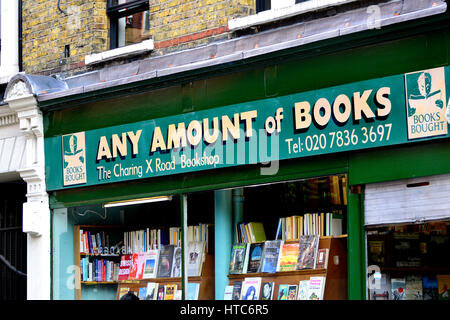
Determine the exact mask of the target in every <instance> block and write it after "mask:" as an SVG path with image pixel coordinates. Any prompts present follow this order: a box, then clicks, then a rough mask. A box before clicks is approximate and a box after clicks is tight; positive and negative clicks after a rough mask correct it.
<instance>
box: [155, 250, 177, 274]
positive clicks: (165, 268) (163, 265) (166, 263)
mask: <svg viewBox="0 0 450 320" xmlns="http://www.w3.org/2000/svg"><path fill="white" fill-rule="evenodd" d="M174 250H175V246H174V245H165V246H162V247H161V250H160V252H159V260H158V273H157V277H158V278H168V277H170V275H171V273H172V262H173V253H174Z"/></svg>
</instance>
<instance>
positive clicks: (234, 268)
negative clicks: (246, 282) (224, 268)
mask: <svg viewBox="0 0 450 320" xmlns="http://www.w3.org/2000/svg"><path fill="white" fill-rule="evenodd" d="M246 252H247V243H237V244H235V245H233V248H232V252H231V262H230V274H242V273H243V271H244V263H245V256H246Z"/></svg>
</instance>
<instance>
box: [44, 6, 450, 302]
mask: <svg viewBox="0 0 450 320" xmlns="http://www.w3.org/2000/svg"><path fill="white" fill-rule="evenodd" d="M449 32H450V24H449V20H448V15H447V14H441V15H438V16H435V17H432V18H426V19H419V20H414V21H412V22H407V23H406V22H405V23H400V24H396V25H391V26H387V27H384V28H382V29H379V30H378V29H373V30H368V31H364V32H360V33H355V34H352V35H347V36H341V37H337V38H333V39H329V40H324V41H320V42H317V43H312V44H307V45H303V46H299V47H292V48H288V49H284V50H281V51H276V52H272V53H268V54H265V55H262V56H257V57H254V58H248V59H246V60H242V61H239V62H232V63H225V64H220V65H215V66H212V67H206V68H199V69H193V70H190V71H185V72H180V73H176V74H172V75H168V76H161V77H156V78H152V79H148V80H143V81H139V82H130V83H124V84H121V85H117V86H113V87H109V88H105V89H102V90H97V91H95V92H87V93H79V94H75V95H71V96H67V97H60V98H55V99H51V100H47V101H42V102H41V103H40V107H41V110H42V111H43V114H44V130H45V158H46V184H47V192H48V194H49V196H50V208H51V211H52V228H51V230H52V234H51V236H52V298H53V299H75V298H77V299H78V298H82V299H116V298H117V291H118V286H117V283H116V284H112V285H111V284H107V283H98V284H95V283H93V284H92V283H90V284H89V283H87V282H86V283H81V284H80V282H79V281H77V279H78V280H79V279H80V278H79V277H80V272H81V273H82V272H83V271H80V269H77V268H78V267H79V263H80V259H83V256H81V258H80V254H79V251H80V250H79V248H75V247H77V246H79V244H77V237H78V234H76V232H77V231H79V229H76V228H74V227H75V226H77V225H79V226H80V227H79V228H81V229H83V228H85V229H86V228H92V230H96V229H95V228H99V230H102V231H104V229H107V228H110V230H113V229H114V228H116V227H117V228H118V229H117V230H120V232H119V235H120V237H121V235H122V234H123V233H122V232H123V230H138V229H140V228H142V229H144V228H147V227H149V226H150V225H151V224H152V221H156V220H157V221H158V222H157V223H156V224H164V225H165V226H177V227H181V230H182V233H181V247H182V261H186V262H187V261H188V260H187V257H186V256H187V252H186V250H187V249H186V248H187V243H186V242H187V239H188V238H187V237H188V235H187V230H188V229H187V226H188V225H190V224H191V222H192V223H193V224H198V223H199V222H203V221H206V222H207V223H210V224H212V225H213V231H214V232H213V233H212V234H210V237H211V239H210V242H211V243H213V245H214V248H213V249H211V251H212V252H213V264H212V267H211V268H210V270H209V272H210V274H213V280H212V281H213V282H212V284H213V288H214V291H213V293H212V294H210V295H209V296H207V297H208V298H210V299H223V295H224V290H225V286H226V285H228V284H229V280H230V279H229V275H228V268H229V265H230V258H231V249H232V245H233V244H234V242H235V239H236V231H235V230H236V224H237V223H238V222H241V221H246V220H247V217H246V213H245V210H247V209H246V208H249V207H250V205H248V206H247V205H246V201H247V199H250V198H252V197H251V196H250V195H249V196H247V194H246V192H247V189H248V188H249V187H250V186H251V187H252V188H254V189H255V190H256V189H258V188H259V187H261V188H264V187H265V186H271V185H273V184H280V183H281V184H283V183H288V182H297V181H299V182H300V183H301V182H302V181H308V180H310V179H317V178H320V177H328V176H339V177H344V181H346V184H344V185H341V186H342V187H343V190H344V192H345V195H342V196H343V197H344V198H345V199H346V201H345V208H341V212H343V214H344V220H343V221H344V226H343V232H342V233H343V235H341V236H340V237H339V238H340V239H344V240H345V241H344V243H345V259H346V261H345V263H344V262H342V261H341V264H342V265H345V275H344V276H343V277H342V279H341V280H343V281H344V282H345V285H344V286H343V287H342V288H341V289H339V290H344V292H343V293H342V295H341V297H344V298H346V299H370V294H371V293H370V289H371V288H370V281H371V279H372V280H373V274H368V267H369V266H373V265H374V264H376V261H375V262H374V261H372V260H370V259H372V258H373V257H372V256H371V255H372V251H371V250H372V249H371V248H369V244H368V242H370V241H369V240H368V239H369V237H370V235H374V236H376V237H378V238H380V237H382V236H383V235H389V236H390V235H392V234H394V233H398V232H400V231H401V230H404V228H406V229H408V228H414V227H415V226H417V225H418V224H427V223H430V222H436V221H438V222H439V223H441V224H442V223H443V224H444V225H445V226H446V227H444V229H443V230H444V231H442V234H445V230H446V229H445V228H448V227H447V226H448V224H446V219H447V217H448V216H449V214H448V210H449V209H448V207H445V201H444V200H445V199H441V200H443V201H440V200H439V197H440V196H441V193H440V192H439V188H437V189H436V190H437V191H436V192H435V193H434V194H435V195H436V196H435V197H431V198H427V197H424V198H423V199H422V198H420V196H418V198H417V197H415V198H414V199H411V198H408V195H409V193H408V192H410V191H411V190H413V191H414V190H419V189H420V188H430V187H432V185H433V183H434V181H435V180H436V181H438V182H439V183H441V184H440V185H443V186H445V185H446V183H447V184H450V176H448V174H450V140H449V139H448V138H449V137H450V133H449V123H450V114H449V112H450V110H449V108H448V103H449V95H450V69H449V67H448V65H449V62H450V54H449V52H450V51H449V50H450V37H449ZM433 179H435V180H433ZM395 183H398V185H399V186H400V185H401V186H404V188H403V189H402V187H398V189H395V190H394V191H392V190H391V189H389V187H390V186H392V184H395ZM405 186H406V187H405ZM442 188H444V187H442ZM249 190H250V188H249ZM277 190H281V191H280V192H281V193H282V192H283V190H286V189H283V188H280V189H277ZM295 190H297V191H298V190H300V189H295ZM303 190H306V189H303ZM441 190H443V189H441ZM297 191H295V192H297ZM249 192H251V191H249ZM305 192H307V191H305ZM367 192H369V193H370V197H374V195H375V198H376V196H378V197H379V201H378V202H376V201H375V202H370V201H369V200H368V199H367V198H366V193H367ZM391 192H397V193H395V194H392V193H391ZM415 192H416V191H415ZM253 194H255V195H256V196H255V197H256V199H257V197H258V196H257V193H253ZM263 194H264V199H262V198H261V199H260V201H261V202H262V203H265V201H269V202H271V201H272V202H274V203H275V205H274V207H273V208H276V207H277V204H276V203H277V201H279V199H281V198H285V197H287V196H288V195H287V194H280V193H278V194H277V192H276V191H273V193H272V194H273V199H272V200H271V199H267V197H270V194H271V193H270V192H266V193H263ZM418 194H419V195H420V194H423V193H421V192H418ZM367 196H369V195H367ZM161 197H168V198H169V199H171V200H170V201H168V202H167V201H166V202H161V203H160V204H158V207H156V208H154V209H153V207H152V204H148V207H144V208H142V207H141V209H139V208H138V207H136V208H138V209H136V208H135V209H130V210H128V208H134V207H133V206H128V204H129V203H127V201H130V200H136V199H140V200H142V199H159V198H161ZM299 197H300V196H299ZM302 197H308V196H307V195H302ZM443 197H444V196H443V195H442V198H443ZM419 198H420V201H421V203H414V206H415V207H417V208H418V209H417V210H418V211H419V209H420V210H422V207H426V206H428V207H429V208H430V215H427V210H425V209H424V210H423V212H424V213H423V214H422V213H421V215H420V219H419V218H418V215H414V216H413V218H411V215H413V213H411V212H413V210H409V211H408V212H410V215H408V213H406V212H404V211H405V210H404V209H402V208H403V207H405V206H406V205H407V203H408V201H413V200H417V201H418V199H419ZM380 199H381V200H380ZM408 199H409V200H408ZM389 201H391V202H394V203H398V204H402V203H403V205H399V207H398V208H397V209H398V211H399V213H398V216H397V215H396V211H395V210H396V209H395V208H394V207H395V206H393V207H392V208H391V207H388V206H383V203H384V204H386V203H390V202H389ZM253 202H254V203H257V202H258V199H257V200H254V201H253ZM111 203H119V207H111V208H110V207H108V206H107V204H111ZM121 203H123V205H124V207H120V204H121ZM163 203H170V205H165V204H163ZM369 203H370V204H373V206H372V205H370V207H367V205H368V204H369ZM437 204H439V205H442V207H440V206H439V205H437ZM155 205H156V204H155ZM273 208H272V207H271V208H268V209H267V210H263V209H261V207H258V209H257V210H256V209H255V210H256V212H252V215H251V217H249V218H248V220H247V221H249V220H250V219H251V220H250V221H259V220H258V217H259V215H260V217H261V221H262V220H264V227H265V231H266V237H267V240H273V239H274V238H275V231H276V228H277V222H278V218H280V217H287V216H292V215H295V214H300V215H301V214H302V213H305V210H313V209H312V208H310V207H308V208H307V209H305V210H303V209H302V208H297V209H298V211H295V210H293V209H292V208H290V209H289V210H291V211H289V212H287V211H283V207H282V206H279V208H280V210H279V211H277V210H276V209H273ZM393 208H394V209H393ZM439 208H441V210H440V211H441V214H437V213H436V211H439ZM317 210H321V208H317ZM169 211H170V212H169ZM445 211H446V212H445ZM369 212H370V216H368V214H369ZM421 212H422V211H421ZM397 218H398V219H397ZM202 219H203V220H202ZM419 220H420V221H419ZM368 221H369V223H368ZM183 226H184V228H183ZM102 227H104V229H101V228H102ZM121 227H122V229H121ZM133 227H135V229H133ZM374 228H375V229H374ZM377 228H378V229H377ZM380 228H383V231H380V230H381V229H380ZM402 228H403V229H402ZM114 230H116V229H114ZM117 230H116V231H117ZM183 230H184V231H183ZM374 230H377V231H376V232H374ZM408 230H409V231H408V233H409V234H411V233H414V232H416V231H414V230H415V229H414V230H413V231H411V230H410V229H408ZM441 230H442V229H441ZM421 237H422V236H421ZM212 238H213V239H212ZM378 238H377V239H378ZM420 239H422V238H420ZM378 240H379V239H378ZM420 241H422V240H420ZM112 242H113V241H112V240H111V243H112ZM387 243H388V242H387V240H386V242H385V243H384V246H385V247H384V249H381V251H380V252H382V253H384V254H386V256H385V259H384V260H383V259H382V260H383V261H382V262H380V268H381V271H380V272H381V273H383V274H385V273H386V272H387V273H389V272H394V273H395V272H398V270H394V269H395V267H397V266H399V265H396V264H395V263H394V262H392V264H389V263H388V262H386V261H387V260H389V259H390V258H389V254H391V255H392V251H389V250H390V249H389V247H388V245H387ZM411 243H413V242H411ZM421 243H422V242H421ZM114 244H115V242H114ZM429 246H430V245H429ZM383 250H384V251H383ZM393 250H394V249H393ZM411 255H413V253H411ZM105 259H106V258H105ZM373 259H375V258H373ZM406 260H408V258H406ZM427 261H428V260H427ZM119 262H120V257H119V258H118V260H116V263H119ZM329 263H336V261H334V262H333V261H332V258H331V257H330V262H329ZM182 266H183V268H182V270H183V271H182V274H181V277H180V279H179V289H181V288H183V295H182V297H183V298H185V299H187V296H185V295H184V290H185V289H186V288H187V283H188V282H189V281H190V277H187V272H186V269H187V264H186V263H184V264H182ZM424 266H425V264H422V265H406V266H403V269H404V270H403V272H406V273H408V272H410V273H414V274H417V273H420V272H422V270H421V269H420V268H421V267H424ZM447 267H450V265H440V264H439V268H440V269H439V270H438V271H436V272H437V273H438V274H439V273H443V274H445V273H446V272H447V269H445V268H447ZM383 268H384V269H383ZM405 268H411V269H410V270H406V271H405ZM414 268H416V269H414ZM427 268H428V267H427ZM430 268H431V269H432V271H433V270H434V269H433V267H429V268H428V269H427V271H426V272H428V273H430V272H432V271H430ZM386 270H387V271H386ZM434 271H435V270H434ZM205 272H206V271H205V270H204V273H205ZM394 273H392V275H391V278H399V277H403V276H404V274H402V275H399V274H394ZM375 274H376V273H375ZM447 274H450V273H447ZM427 275H428V274H427ZM375 278H377V277H376V276H375ZM177 281H178V280H177ZM327 281H328V279H327ZM331 281H332V280H330V283H332V282H331ZM81 282H82V281H81ZM297 284H298V283H297ZM336 290H338V289H336ZM136 294H137V293H136Z"/></svg>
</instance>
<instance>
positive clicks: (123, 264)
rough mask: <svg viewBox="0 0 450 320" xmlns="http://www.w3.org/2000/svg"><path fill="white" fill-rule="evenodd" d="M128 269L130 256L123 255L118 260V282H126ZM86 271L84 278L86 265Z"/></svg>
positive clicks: (128, 273)
mask: <svg viewBox="0 0 450 320" xmlns="http://www.w3.org/2000/svg"><path fill="white" fill-rule="evenodd" d="M130 267H131V255H129V254H127V255H123V256H122V257H121V258H120V266H119V278H118V280H119V281H123V280H128V277H129V275H130ZM85 269H86V272H85V273H86V276H87V265H86V267H85Z"/></svg>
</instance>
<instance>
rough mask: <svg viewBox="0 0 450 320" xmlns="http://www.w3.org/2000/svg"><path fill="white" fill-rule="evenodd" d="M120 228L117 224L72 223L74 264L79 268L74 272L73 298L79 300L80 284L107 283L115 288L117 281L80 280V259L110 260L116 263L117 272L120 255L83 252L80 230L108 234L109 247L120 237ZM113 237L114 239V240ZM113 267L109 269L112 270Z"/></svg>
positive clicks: (112, 275)
mask: <svg viewBox="0 0 450 320" xmlns="http://www.w3.org/2000/svg"><path fill="white" fill-rule="evenodd" d="M120 228H121V226H117V225H74V232H73V237H74V264H75V266H77V267H78V268H79V269H78V270H80V271H79V272H76V273H75V299H76V300H81V299H82V293H81V292H82V289H81V288H82V286H94V285H109V286H112V288H111V290H115V286H117V284H118V282H117V281H114V280H111V281H83V280H82V272H83V271H82V259H85V258H87V260H89V261H96V260H105V261H110V262H111V263H113V264H116V266H117V270H116V271H117V272H118V266H119V263H120V255H119V254H110V253H107V254H101V253H90V252H83V251H85V250H84V249H83V248H81V246H82V239H81V234H80V230H83V231H89V232H91V231H92V233H93V234H98V233H100V232H103V233H104V234H108V243H107V246H108V247H109V248H111V246H113V244H116V243H117V239H120V234H121V232H120ZM112 233H116V237H112V238H111V239H110V237H111V235H112ZM114 238H115V240H114ZM113 270H114V268H113V269H112V270H111V272H114V271H113ZM110 278H114V274H111V275H110Z"/></svg>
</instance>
